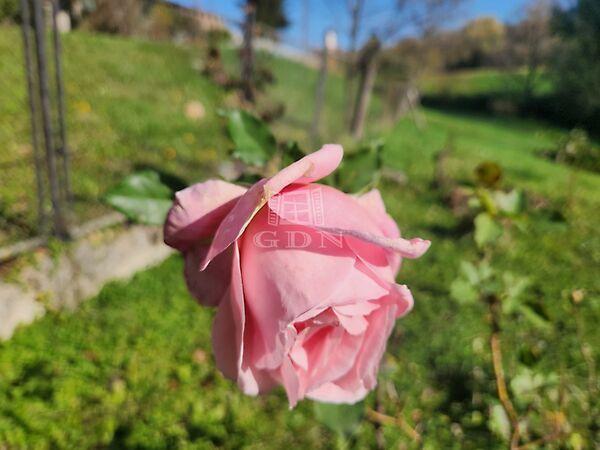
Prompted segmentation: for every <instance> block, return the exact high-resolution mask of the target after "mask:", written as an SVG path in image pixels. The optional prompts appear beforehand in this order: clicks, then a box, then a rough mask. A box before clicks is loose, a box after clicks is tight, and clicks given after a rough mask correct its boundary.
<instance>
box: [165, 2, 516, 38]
mask: <svg viewBox="0 0 600 450" xmlns="http://www.w3.org/2000/svg"><path fill="white" fill-rule="evenodd" d="M175 1H177V2H178V3H181V4H185V5H187V6H195V7H199V8H201V9H204V10H206V11H209V12H212V13H215V14H218V15H220V16H223V17H224V18H226V19H228V20H232V21H239V20H241V18H242V12H241V6H240V5H241V4H242V0H175ZM416 1H418V0H416ZM346 3H347V0H286V1H285V5H286V11H287V16H288V18H289V20H290V22H291V23H290V25H289V27H288V28H287V29H286V30H285V31H284V32H283V40H284V41H285V42H286V43H289V44H292V45H295V46H301V45H303V44H304V43H305V42H307V41H308V44H309V45H310V46H313V47H314V46H319V45H320V43H321V42H322V36H323V33H324V32H325V30H327V29H329V28H333V29H335V30H336V31H337V32H338V35H339V42H340V45H341V46H343V47H344V46H346V45H347V44H348V33H349V27H350V25H349V17H348V12H347V9H346ZM395 3H396V1H395V0H366V6H365V12H366V14H367V17H368V19H367V20H366V24H365V26H364V27H363V28H364V29H363V32H362V33H361V36H360V37H359V39H360V40H364V39H366V38H367V37H368V35H369V34H370V32H371V30H372V29H373V28H375V27H377V26H378V25H381V24H383V23H386V22H387V21H388V20H389V16H390V14H391V13H392V12H393V6H394V4H395ZM526 3H527V0H466V1H465V2H464V3H463V5H462V6H461V7H460V11H458V12H457V14H455V18H454V19H453V20H452V22H450V23H448V24H447V25H448V26H450V27H454V26H458V25H460V24H461V23H464V22H465V21H467V20H469V19H472V18H474V17H478V16H483V15H485V16H494V17H496V18H498V19H500V20H502V21H512V20H514V19H515V18H516V17H517V16H518V14H519V11H520V9H522V8H523V6H524V5H525V4H526ZM305 5H308V8H306V6H305ZM306 11H308V13H306Z"/></svg>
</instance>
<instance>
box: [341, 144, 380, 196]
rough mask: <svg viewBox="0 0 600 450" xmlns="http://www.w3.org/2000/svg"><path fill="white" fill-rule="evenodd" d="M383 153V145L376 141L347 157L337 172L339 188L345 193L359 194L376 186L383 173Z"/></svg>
mask: <svg viewBox="0 0 600 450" xmlns="http://www.w3.org/2000/svg"><path fill="white" fill-rule="evenodd" d="M382 151H383V143H382V142H381V141H374V142H372V143H370V144H369V145H367V146H364V147H362V148H360V149H359V150H358V151H357V152H355V153H349V154H347V155H345V156H344V160H343V161H342V164H341V165H340V167H339V168H338V170H337V172H336V181H337V185H338V187H339V188H340V189H341V190H343V191H345V192H359V191H361V190H363V189H365V188H368V187H369V186H372V185H374V184H376V183H377V181H378V180H379V176H380V173H381V167H382V160H381V153H382Z"/></svg>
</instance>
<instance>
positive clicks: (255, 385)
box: [212, 244, 273, 395]
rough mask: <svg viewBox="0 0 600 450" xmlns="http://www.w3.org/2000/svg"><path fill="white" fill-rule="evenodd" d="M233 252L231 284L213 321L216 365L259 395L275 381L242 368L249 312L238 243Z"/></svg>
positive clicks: (257, 372) (256, 371) (248, 368)
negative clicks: (245, 298) (247, 311)
mask: <svg viewBox="0 0 600 450" xmlns="http://www.w3.org/2000/svg"><path fill="white" fill-rule="evenodd" d="M232 253H233V255H232V268H231V283H230V285H229V288H228V291H227V293H226V295H225V297H224V298H223V300H222V301H221V302H220V304H219V308H218V310H217V314H216V316H215V320H214V322H213V330H212V341H213V350H214V354H215V362H216V365H217V367H218V368H219V370H220V371H221V372H222V373H223V374H224V375H225V376H226V377H227V378H229V379H231V380H234V381H237V382H238V385H239V386H240V388H241V389H242V391H243V392H244V393H246V394H248V395H256V394H258V393H259V392H263V391H266V390H268V389H270V388H271V387H272V385H273V380H272V379H271V378H270V377H269V376H268V375H267V374H266V373H265V372H262V371H258V370H254V369H253V368H250V367H247V366H245V367H242V363H243V358H244V332H245V326H246V311H245V307H244V292H243V287H242V273H241V269H240V255H239V248H238V246H237V244H236V245H234V246H233V250H232Z"/></svg>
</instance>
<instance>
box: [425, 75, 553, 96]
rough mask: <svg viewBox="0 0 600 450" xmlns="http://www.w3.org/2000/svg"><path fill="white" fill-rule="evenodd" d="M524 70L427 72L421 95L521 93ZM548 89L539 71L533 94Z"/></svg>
mask: <svg viewBox="0 0 600 450" xmlns="http://www.w3.org/2000/svg"><path fill="white" fill-rule="evenodd" d="M525 78H526V71H525V69H522V70H510V71H508V70H506V71H502V70H498V69H466V70H460V71H454V72H450V73H441V74H431V75H429V76H426V77H424V78H423V80H422V81H421V89H422V90H423V93H424V94H425V95H430V96H432V95H454V96H457V95H459V96H462V95H467V96H468V95H482V94H490V93H495V94H504V95H521V94H522V93H523V90H524V88H525ZM550 92H552V83H551V80H550V79H549V77H548V75H546V74H545V73H543V72H542V73H540V74H539V75H538V76H537V77H536V79H535V82H534V90H533V94H536V95H542V94H548V93H550Z"/></svg>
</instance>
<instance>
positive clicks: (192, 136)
mask: <svg viewBox="0 0 600 450" xmlns="http://www.w3.org/2000/svg"><path fill="white" fill-rule="evenodd" d="M20 42H21V40H20V34H19V29H18V28H16V27H9V26H0V58H1V59H2V64H1V65H0V143H1V144H0V148H1V151H0V167H1V170H2V185H1V186H2V187H1V194H2V195H1V197H0V225H2V226H1V227H0V229H1V230H2V231H0V245H1V244H2V243H5V242H9V241H12V240H15V239H18V238H23V237H26V236H28V235H32V234H35V233H36V229H35V223H36V220H35V214H36V211H35V208H33V207H32V205H35V200H34V199H35V188H34V186H35V184H34V178H33V177H34V175H33V164H32V158H33V156H32V149H31V143H30V141H31V138H30V134H29V133H30V131H29V117H28V110H27V98H26V88H25V78H24V71H23V63H22V49H21V47H20ZM15 44H17V45H15ZM63 47H64V63H63V64H64V74H65V90H66V108H67V129H68V138H69V147H70V150H71V153H72V175H71V178H72V180H73V191H74V194H75V199H76V201H75V205H74V209H75V213H76V219H75V221H76V222H78V221H81V220H84V219H86V218H89V217H92V216H95V215H97V214H100V213H101V212H103V211H105V209H104V207H103V206H102V205H101V204H100V203H99V199H100V198H101V197H102V195H103V194H104V193H105V192H106V190H107V189H108V188H109V187H110V186H112V185H114V184H115V183H117V182H118V181H119V180H120V179H121V178H122V177H123V176H124V175H125V174H126V173H129V172H130V171H131V170H132V169H133V168H136V167H140V166H150V167H156V168H160V169H161V170H163V171H165V172H169V173H176V174H177V175H178V176H179V177H181V178H183V179H184V180H186V181H188V182H191V181H193V180H197V179H199V178H202V177H203V176H205V174H206V173H207V172H208V171H209V170H214V165H215V163H216V161H217V160H218V158H219V155H222V153H221V152H223V151H224V149H225V148H226V142H227V140H226V138H224V136H223V135H222V133H220V132H219V131H220V130H219V123H220V122H219V119H218V117H217V115H216V109H217V107H218V106H220V105H221V102H222V97H223V92H222V91H221V90H220V89H218V88H217V87H215V86H214V85H213V84H211V83H210V82H208V81H207V80H206V79H204V78H202V77H201V76H200V75H199V73H198V71H197V70H195V69H194V61H195V58H196V57H197V55H196V54H195V52H194V50H193V49H190V48H184V47H181V48H180V47H175V46H173V45H170V44H166V43H151V42H144V41H140V40H135V39H124V38H117V37H107V36H102V35H91V34H88V33H83V32H74V33H70V34H67V35H65V36H64V37H63ZM189 101H200V102H201V103H202V104H203V105H204V107H205V109H206V117H205V118H204V119H202V120H201V121H194V120H191V119H189V118H188V117H186V114H185V106H186V104H187V103H188V102H189Z"/></svg>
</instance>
